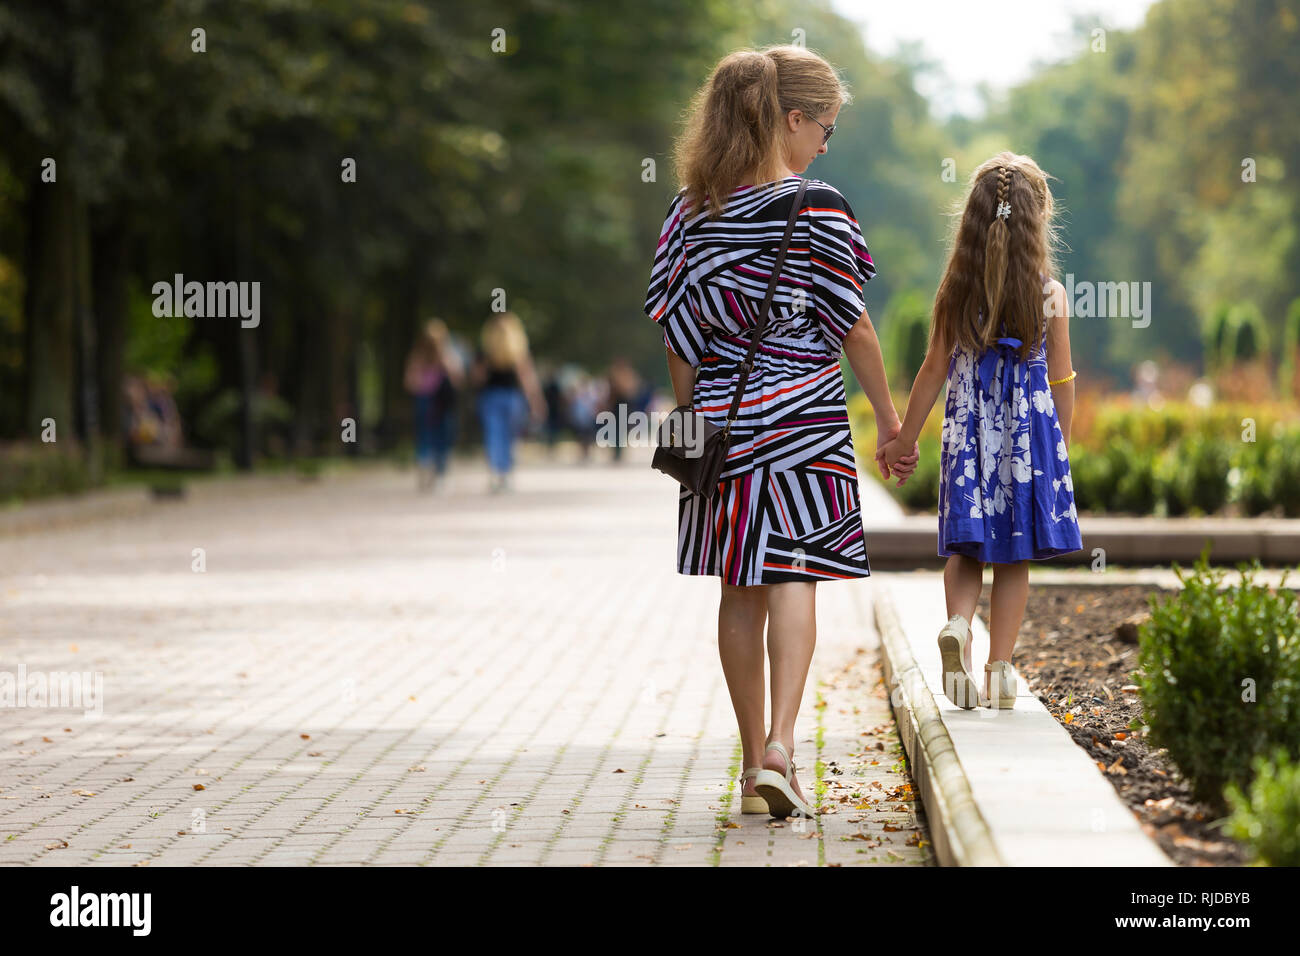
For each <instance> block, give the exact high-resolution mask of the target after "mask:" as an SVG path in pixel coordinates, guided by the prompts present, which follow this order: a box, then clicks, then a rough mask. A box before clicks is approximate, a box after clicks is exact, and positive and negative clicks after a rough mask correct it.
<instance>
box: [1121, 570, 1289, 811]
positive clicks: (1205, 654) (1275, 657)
mask: <svg viewBox="0 0 1300 956" xmlns="http://www.w3.org/2000/svg"><path fill="white" fill-rule="evenodd" d="M1258 570H1259V565H1258V562H1257V563H1256V564H1255V565H1254V566H1253V567H1249V568H1248V567H1245V566H1243V567H1242V568H1241V575H1242V580H1241V583H1240V584H1238V585H1234V586H1232V587H1229V588H1227V589H1221V584H1222V582H1223V577H1224V573H1223V572H1222V571H1216V570H1212V569H1211V568H1210V567H1209V564H1208V560H1207V555H1206V554H1204V553H1203V554H1202V555H1201V557H1200V559H1199V560H1198V561H1197V562H1196V565H1195V566H1194V569H1193V571H1192V573H1191V574H1185V573H1184V572H1183V571H1182V569H1180V568H1179V567H1178V566H1177V565H1175V566H1174V571H1175V573H1176V574H1177V575H1178V578H1179V581H1181V582H1182V585H1183V588H1182V591H1180V592H1179V593H1177V594H1175V595H1173V596H1171V597H1169V598H1168V599H1167V600H1164V601H1161V600H1159V599H1158V598H1157V597H1156V596H1155V595H1152V597H1151V617H1150V618H1149V619H1148V620H1147V621H1146V622H1145V623H1144V624H1143V625H1142V626H1141V627H1140V629H1139V640H1138V644H1139V648H1138V665H1139V673H1138V676H1137V680H1138V684H1139V687H1140V690H1141V694H1142V704H1143V709H1144V711H1145V717H1146V721H1147V723H1148V724H1149V726H1150V728H1151V740H1152V742H1153V743H1154V744H1155V745H1156V746H1159V747H1165V748H1167V749H1168V751H1169V756H1170V758H1171V759H1173V761H1174V762H1175V763H1176V764H1177V765H1178V767H1179V769H1180V770H1181V771H1182V773H1183V775H1184V776H1186V777H1187V780H1188V782H1189V783H1190V784H1191V787H1192V790H1193V793H1194V794H1195V795H1196V797H1197V798H1198V799H1200V800H1204V801H1205V802H1207V803H1209V804H1211V805H1212V806H1214V807H1215V808H1216V809H1219V810H1223V809H1225V808H1226V803H1225V802H1224V796H1223V791H1224V787H1225V786H1226V785H1227V784H1229V783H1235V784H1237V785H1239V786H1245V785H1247V784H1248V783H1249V782H1250V780H1251V778H1252V775H1253V769H1252V767H1251V762H1252V761H1253V760H1254V758H1255V757H1258V756H1262V755H1265V754H1267V753H1270V752H1272V751H1273V750H1274V749H1276V748H1277V747H1283V748H1285V749H1286V750H1287V751H1288V752H1289V753H1295V752H1296V751H1297V749H1298V748H1300V618H1297V616H1296V599H1295V595H1294V594H1284V593H1280V592H1274V591H1271V590H1269V588H1267V587H1265V586H1263V585H1259V584H1256V583H1255V582H1254V576H1255V574H1256V573H1257V572H1258Z"/></svg>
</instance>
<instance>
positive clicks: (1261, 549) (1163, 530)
mask: <svg viewBox="0 0 1300 956" xmlns="http://www.w3.org/2000/svg"><path fill="white" fill-rule="evenodd" d="M937 528H938V526H937V525H936V523H935V518H934V517H933V516H931V515H908V516H906V517H904V518H901V519H899V520H897V521H894V522H890V523H887V524H880V525H878V526H875V527H867V528H865V529H864V533H865V535H866V539H867V542H868V544H869V546H870V550H871V566H872V567H880V568H881V569H884V568H889V567H920V566H934V567H938V566H940V565H942V563H943V561H944V559H943V558H941V557H939V556H938V554H937V545H938V530H937ZM1079 529H1080V531H1082V533H1083V549H1082V550H1081V551H1075V552H1074V553H1073V554H1065V555H1061V556H1060V557H1057V558H1053V559H1052V560H1051V561H1050V562H1049V563H1050V564H1051V565H1054V566H1064V565H1080V564H1090V563H1091V562H1092V561H1093V560H1094V551H1096V550H1097V549H1101V550H1102V551H1104V552H1105V556H1106V563H1107V564H1142V565H1146V564H1159V565H1168V564H1169V563H1170V562H1173V561H1177V562H1178V563H1179V564H1185V565H1191V564H1192V563H1193V562H1194V561H1195V560H1196V559H1197V558H1198V557H1200V554H1201V550H1202V549H1203V548H1204V547H1205V545H1206V543H1207V542H1209V543H1210V559H1211V560H1212V561H1213V562H1216V563H1221V564H1223V563H1228V564H1233V563H1236V562H1238V561H1250V560H1252V559H1253V558H1259V560H1260V561H1261V562H1262V563H1264V564H1291V565H1294V564H1297V563H1300V519H1298V518H1137V517H1134V518H1115V517H1087V516H1085V517H1083V518H1080V519H1079Z"/></svg>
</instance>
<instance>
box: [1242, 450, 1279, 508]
mask: <svg viewBox="0 0 1300 956" xmlns="http://www.w3.org/2000/svg"><path fill="white" fill-rule="evenodd" d="M1242 444H1243V448H1242V451H1241V453H1240V454H1239V455H1238V458H1237V475H1238V480H1237V487H1236V490H1235V493H1234V497H1235V499H1236V501H1237V502H1238V503H1239V504H1240V505H1241V510H1242V512H1243V513H1245V514H1247V515H1261V514H1264V513H1266V512H1269V511H1272V510H1273V508H1274V507H1275V505H1276V504H1277V502H1276V501H1275V500H1274V495H1275V493H1276V492H1275V486H1276V483H1275V481H1274V480H1273V471H1272V468H1271V465H1270V463H1269V458H1270V457H1271V454H1270V453H1271V448H1272V443H1271V442H1269V441H1267V440H1265V439H1263V438H1262V437H1261V440H1258V441H1253V442H1243V443H1242Z"/></svg>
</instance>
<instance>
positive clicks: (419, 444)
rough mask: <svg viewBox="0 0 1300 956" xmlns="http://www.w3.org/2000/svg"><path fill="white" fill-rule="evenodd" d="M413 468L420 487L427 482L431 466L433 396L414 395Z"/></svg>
mask: <svg viewBox="0 0 1300 956" xmlns="http://www.w3.org/2000/svg"><path fill="white" fill-rule="evenodd" d="M415 468H416V473H417V479H418V481H419V485H420V487H421V488H424V487H426V486H427V485H428V483H429V477H430V475H431V474H432V472H431V469H432V468H433V396H432V395H416V396H415Z"/></svg>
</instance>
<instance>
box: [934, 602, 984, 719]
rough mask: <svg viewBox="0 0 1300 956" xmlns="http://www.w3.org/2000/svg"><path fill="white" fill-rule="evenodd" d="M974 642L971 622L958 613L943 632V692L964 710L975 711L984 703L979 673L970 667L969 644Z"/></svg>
mask: <svg viewBox="0 0 1300 956" xmlns="http://www.w3.org/2000/svg"><path fill="white" fill-rule="evenodd" d="M969 641H970V624H969V623H968V622H967V620H966V619H965V618H964V617H962V616H961V615H960V614H954V615H953V616H952V617H951V618H949V619H948V623H947V624H945V625H944V626H943V630H941V631H940V632H939V657H940V659H941V660H942V661H943V694H944V696H945V697H947V698H948V699H949V700H950V701H952V702H953V703H954V704H956V705H957V706H958V707H960V708H962V710H972V709H974V708H975V707H977V706H979V704H980V703H981V696H982V695H981V694H980V689H979V685H978V684H977V683H975V675H973V674H972V673H971V672H970V671H969V670H967V669H966V644H967V643H968V642H969Z"/></svg>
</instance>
